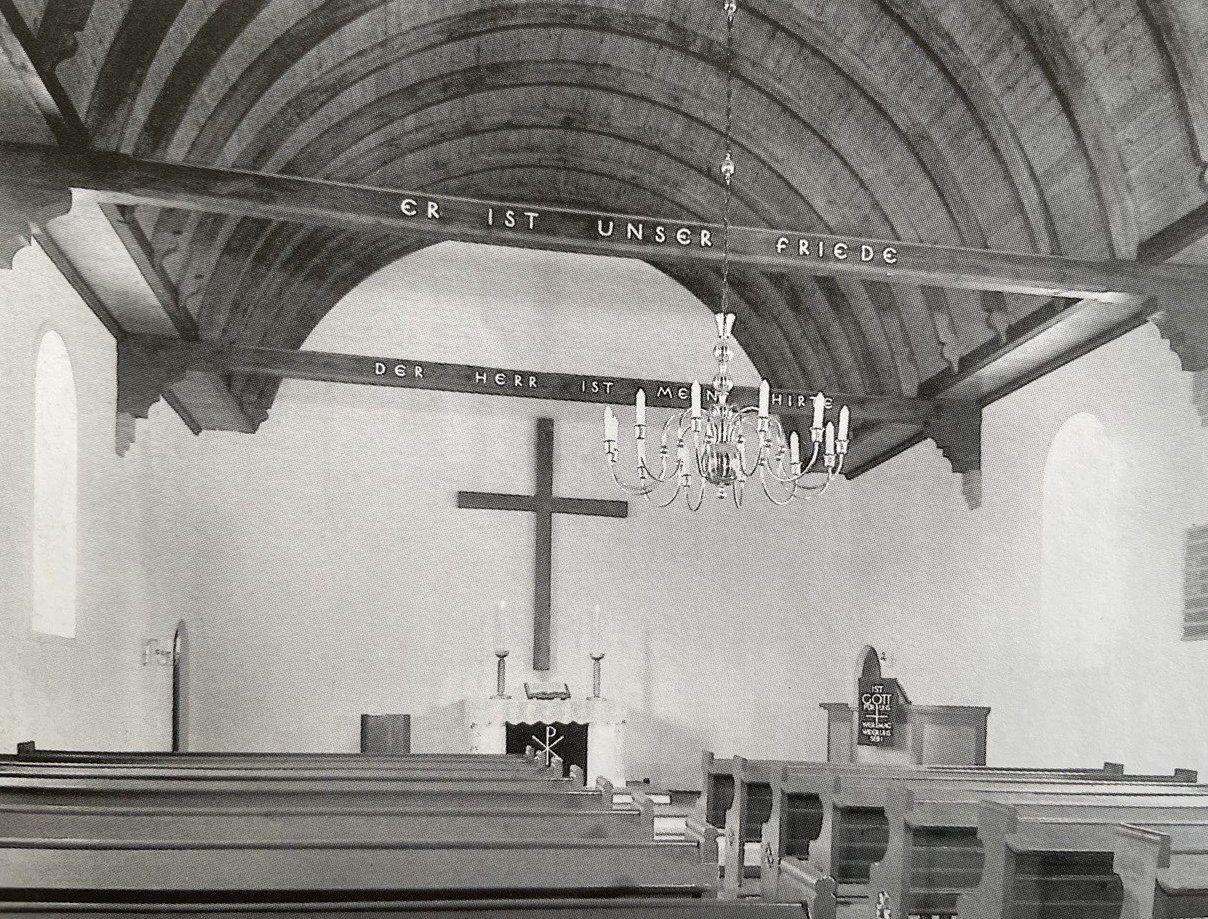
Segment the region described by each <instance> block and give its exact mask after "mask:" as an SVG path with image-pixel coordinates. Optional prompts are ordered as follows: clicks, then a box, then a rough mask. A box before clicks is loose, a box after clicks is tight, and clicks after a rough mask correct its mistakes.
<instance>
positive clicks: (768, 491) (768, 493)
mask: <svg viewBox="0 0 1208 919" xmlns="http://www.w3.org/2000/svg"><path fill="white" fill-rule="evenodd" d="M759 483H760V485H762V486H763V493H764V494H765V495H766V496H767V499H768V500H769V501H771V502H772V503H773V504H775V505H776V506H777V507H784V506H785V505H786V504H791V503H792V502H793V499H794V498H796V497H797V494H796V492H797V488H796V485H794V486H793V488H792V489H791V490H790V491H789V492H788V495H787V496H786V497H785V498H784V499H783V500H781V499H779V498H777V497H776V496H775V495H773V494H772V492H771V489H769V488H768V483H767V479H765V478H764V477H763V476H760V478H759Z"/></svg>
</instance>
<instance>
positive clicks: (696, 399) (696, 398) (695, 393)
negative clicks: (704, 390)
mask: <svg viewBox="0 0 1208 919" xmlns="http://www.w3.org/2000/svg"><path fill="white" fill-rule="evenodd" d="M692 417H693V418H699V417H700V381H699V380H693V381H692Z"/></svg>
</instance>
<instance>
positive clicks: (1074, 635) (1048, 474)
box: [1038, 412, 1121, 669]
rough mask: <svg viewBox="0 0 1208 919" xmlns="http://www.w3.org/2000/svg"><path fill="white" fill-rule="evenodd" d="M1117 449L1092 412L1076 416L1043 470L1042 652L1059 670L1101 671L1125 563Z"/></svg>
mask: <svg viewBox="0 0 1208 919" xmlns="http://www.w3.org/2000/svg"><path fill="white" fill-rule="evenodd" d="M1118 475H1119V473H1118V471H1117V462H1116V450H1115V445H1114V444H1113V442H1112V438H1111V435H1110V434H1109V433H1108V432H1107V430H1106V429H1105V428H1104V426H1103V423H1102V422H1101V421H1100V420H1099V419H1098V418H1097V417H1096V416H1095V415H1092V414H1090V413H1088V412H1081V413H1079V414H1077V415H1074V416H1073V417H1072V418H1069V419H1068V420H1067V421H1066V422H1065V424H1063V425H1062V426H1061V429H1060V430H1059V431H1058V432H1057V435H1056V436H1055V437H1054V438H1053V443H1052V446H1051V447H1050V448H1049V456H1048V461H1047V463H1046V464H1045V470H1044V503H1043V511H1042V528H1043V531H1042V538H1041V547H1042V548H1041V564H1042V575H1041V610H1040V617H1041V619H1040V626H1041V629H1040V635H1039V636H1038V637H1039V638H1040V648H1039V649H1038V651H1039V652H1040V654H1041V658H1042V660H1046V662H1047V663H1049V664H1050V665H1051V666H1053V667H1056V668H1059V669H1071V668H1079V667H1082V668H1095V667H1098V666H1102V665H1103V663H1104V661H1105V655H1106V652H1107V649H1108V647H1109V646H1110V644H1111V641H1112V639H1113V638H1114V635H1113V630H1114V625H1115V624H1114V622H1113V615H1114V611H1113V603H1114V602H1115V600H1116V596H1117V595H1116V592H1115V585H1116V582H1117V580H1118V577H1119V574H1118V569H1119V564H1120V536H1121V534H1120V521H1119V509H1118V507H1117V490H1118V487H1119V486H1118Z"/></svg>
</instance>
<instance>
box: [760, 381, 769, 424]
mask: <svg viewBox="0 0 1208 919" xmlns="http://www.w3.org/2000/svg"><path fill="white" fill-rule="evenodd" d="M771 398H772V387H771V386H769V385H768V381H767V380H760V381H759V417H760V418H767V417H768V403H769V402H770V401H771Z"/></svg>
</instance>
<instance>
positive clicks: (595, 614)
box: [591, 603, 603, 654]
mask: <svg viewBox="0 0 1208 919" xmlns="http://www.w3.org/2000/svg"><path fill="white" fill-rule="evenodd" d="M602 644H603V634H602V633H601V631H600V604H599V603H597V604H596V605H595V608H594V609H592V611H591V653H592V654H599V653H600V650H601V646H602Z"/></svg>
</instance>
